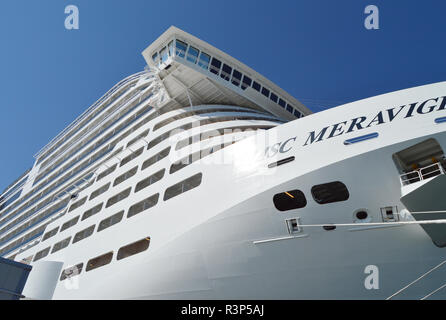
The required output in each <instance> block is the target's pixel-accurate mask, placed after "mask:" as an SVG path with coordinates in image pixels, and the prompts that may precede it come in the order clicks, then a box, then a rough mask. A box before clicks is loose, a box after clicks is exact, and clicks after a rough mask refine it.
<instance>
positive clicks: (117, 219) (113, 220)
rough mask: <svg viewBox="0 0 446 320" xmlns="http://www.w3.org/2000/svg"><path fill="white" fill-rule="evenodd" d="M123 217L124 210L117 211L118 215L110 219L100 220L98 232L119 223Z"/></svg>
mask: <svg viewBox="0 0 446 320" xmlns="http://www.w3.org/2000/svg"><path fill="white" fill-rule="evenodd" d="M123 216H124V210H122V211H119V212H118V213H116V214H114V215H112V216H111V217H108V218H107V219H104V220H102V221H101V222H100V223H99V227H98V232H100V231H102V230H104V229H107V228H108V227H111V226H113V225H115V224H117V223H118V222H120V221H121V220H122V217H123Z"/></svg>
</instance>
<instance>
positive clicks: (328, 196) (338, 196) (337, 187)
mask: <svg viewBox="0 0 446 320" xmlns="http://www.w3.org/2000/svg"><path fill="white" fill-rule="evenodd" d="M311 194H312V195H313V198H314V200H315V201H316V202H317V203H319V204H325V203H331V202H338V201H345V200H347V199H348V198H349V196H350V194H349V193H348V189H347V186H346V185H345V184H343V183H342V182H340V181H335V182H329V183H325V184H319V185H317V186H314V187H313V188H311Z"/></svg>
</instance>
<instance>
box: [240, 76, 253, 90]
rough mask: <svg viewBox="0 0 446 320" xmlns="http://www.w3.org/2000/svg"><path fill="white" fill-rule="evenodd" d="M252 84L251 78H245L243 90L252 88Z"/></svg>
mask: <svg viewBox="0 0 446 320" xmlns="http://www.w3.org/2000/svg"><path fill="white" fill-rule="evenodd" d="M251 83H252V80H251V78H250V77H247V76H243V82H242V89H243V90H245V89H246V88H248V87H250V86H251Z"/></svg>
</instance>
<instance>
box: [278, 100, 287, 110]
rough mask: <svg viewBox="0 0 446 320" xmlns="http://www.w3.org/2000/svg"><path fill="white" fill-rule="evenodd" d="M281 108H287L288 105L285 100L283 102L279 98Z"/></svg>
mask: <svg viewBox="0 0 446 320" xmlns="http://www.w3.org/2000/svg"><path fill="white" fill-rule="evenodd" d="M279 106H281V107H282V108H285V107H286V103H285V101H284V100H282V99H281V98H279Z"/></svg>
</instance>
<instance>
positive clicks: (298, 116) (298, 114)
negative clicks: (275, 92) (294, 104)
mask: <svg viewBox="0 0 446 320" xmlns="http://www.w3.org/2000/svg"><path fill="white" fill-rule="evenodd" d="M294 115H295V116H296V117H297V118H300V117H301V114H300V112H299V111H297V110H296V109H294Z"/></svg>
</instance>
